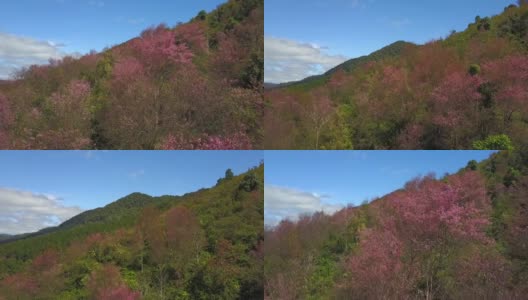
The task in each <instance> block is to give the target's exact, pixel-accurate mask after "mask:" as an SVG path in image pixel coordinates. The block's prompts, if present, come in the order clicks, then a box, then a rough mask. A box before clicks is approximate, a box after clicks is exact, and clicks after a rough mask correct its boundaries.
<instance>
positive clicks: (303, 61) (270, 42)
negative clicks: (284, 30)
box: [264, 36, 347, 83]
mask: <svg viewBox="0 0 528 300" xmlns="http://www.w3.org/2000/svg"><path fill="white" fill-rule="evenodd" d="M324 50H325V47H321V46H319V45H317V44H314V43H301V42H297V41H294V40H288V39H281V38H275V37H269V36H266V37H264V71H265V74H264V77H265V78H264V80H265V81H266V82H271V83H281V82H288V81H296V80H301V79H304V78H306V77H308V76H312V75H317V74H322V73H324V72H326V71H328V70H329V69H331V68H333V67H335V66H337V65H339V64H341V63H342V62H344V61H346V60H347V58H346V57H345V56H342V55H330V54H327V53H325V52H324Z"/></svg>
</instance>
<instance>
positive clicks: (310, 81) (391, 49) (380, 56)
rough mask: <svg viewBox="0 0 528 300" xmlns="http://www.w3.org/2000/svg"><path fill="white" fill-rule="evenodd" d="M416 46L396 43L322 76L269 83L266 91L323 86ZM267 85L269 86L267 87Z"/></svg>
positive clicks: (352, 60) (337, 67) (353, 60)
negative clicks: (340, 73) (340, 74)
mask: <svg viewBox="0 0 528 300" xmlns="http://www.w3.org/2000/svg"><path fill="white" fill-rule="evenodd" d="M415 46H416V45H415V44H413V43H409V42H405V41H397V42H394V43H392V44H390V45H388V46H386V47H384V48H382V49H380V50H377V51H375V52H372V53H371V54H369V55H365V56H361V57H357V58H353V59H350V60H347V61H345V62H344V63H342V64H340V65H337V66H335V67H333V68H332V69H330V70H328V71H326V72H325V73H324V74H321V75H314V76H310V77H307V78H304V79H302V80H300V81H293V82H285V83H280V84H273V83H267V84H265V88H266V89H272V88H283V87H295V88H299V89H305V88H313V87H315V86H319V85H323V84H325V83H327V81H328V80H329V79H330V78H331V77H332V75H333V74H334V73H336V72H338V71H344V72H346V73H351V72H353V71H354V70H356V69H357V68H358V67H360V66H363V65H365V64H367V63H369V62H376V61H381V60H384V59H387V58H390V57H395V56H398V55H400V54H401V53H402V52H403V51H404V50H405V49H406V48H412V47H415ZM266 85H267V86H266Z"/></svg>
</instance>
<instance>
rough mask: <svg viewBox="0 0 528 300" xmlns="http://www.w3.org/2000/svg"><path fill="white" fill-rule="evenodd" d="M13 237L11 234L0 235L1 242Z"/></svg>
mask: <svg viewBox="0 0 528 300" xmlns="http://www.w3.org/2000/svg"><path fill="white" fill-rule="evenodd" d="M11 237H12V236H11V235H9V234H0V242H2V241H5V240H9V239H10V238H11Z"/></svg>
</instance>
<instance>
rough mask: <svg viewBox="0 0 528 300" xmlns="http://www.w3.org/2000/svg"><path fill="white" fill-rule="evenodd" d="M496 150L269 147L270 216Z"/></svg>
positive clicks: (316, 207)
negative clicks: (344, 149) (290, 148)
mask: <svg viewBox="0 0 528 300" xmlns="http://www.w3.org/2000/svg"><path fill="white" fill-rule="evenodd" d="M491 153H493V151H266V152H265V155H264V158H265V162H266V169H265V184H266V188H265V197H264V198H265V219H266V224H268V225H272V224H276V223H277V222H278V221H279V220H281V219H283V218H292V219H295V217H296V216H298V215H299V214H300V213H313V212H315V211H321V210H323V211H326V212H328V213H331V212H333V211H335V210H337V209H339V208H342V207H344V206H346V205H348V204H352V205H358V204H361V202H363V201H364V200H372V199H374V198H375V197H380V196H383V195H386V194H388V193H390V192H392V191H394V190H396V189H399V188H401V187H403V186H404V184H405V183H406V182H407V181H409V180H410V179H413V178H415V177H416V176H419V175H427V174H429V173H431V172H433V173H435V174H437V176H438V177H441V176H443V175H444V174H445V173H454V172H456V171H458V170H459V169H460V168H462V167H464V166H466V164H467V162H468V161H470V160H472V159H474V160H477V161H481V160H483V159H486V158H488V157H489V156H490V155H491Z"/></svg>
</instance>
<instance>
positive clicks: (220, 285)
mask: <svg viewBox="0 0 528 300" xmlns="http://www.w3.org/2000/svg"><path fill="white" fill-rule="evenodd" d="M263 178H264V166H263V165H260V166H258V167H255V168H252V169H250V170H248V171H247V172H245V173H243V174H240V175H238V176H234V177H229V178H227V177H226V178H221V179H220V180H219V181H218V183H217V184H216V185H215V186H214V187H211V188H204V189H200V190H198V191H196V192H192V193H188V194H185V195H183V196H161V197H151V196H149V195H146V194H142V193H133V194H130V195H128V196H126V197H123V198H121V199H119V200H117V201H115V202H113V203H110V204H108V205H106V206H105V207H102V208H97V209H93V210H89V211H85V212H83V213H81V214H79V215H77V216H75V217H73V218H71V219H70V220H68V221H66V222H64V223H62V224H61V225H59V226H57V227H52V228H46V229H44V230H43V231H41V232H38V233H32V234H27V235H24V236H20V237H19V238H18V239H17V240H10V241H5V242H4V243H0V295H1V296H2V297H3V298H2V299H9V300H10V299H35V297H36V298H39V299H87V298H94V299H105V298H104V295H112V296H111V297H110V296H109V297H110V298H108V299H139V298H144V299H178V298H179V297H180V296H181V295H184V294H185V295H188V296H187V298H192V299H211V298H219V299H235V298H236V299H261V298H262V293H263V279H262V278H263V277H262V276H263V274H262V263H263V261H262V259H263V257H262V255H261V252H260V251H261V248H260V247H261V244H262V242H263V228H264V225H263V222H264V221H263V220H264V219H263V217H264V216H263V210H264V199H263V197H264V191H263V186H264V183H263ZM1 237H2V238H4V237H6V236H5V235H2V236H1ZM100 279H102V280H104V281H107V284H105V285H101V284H100V282H99V281H98V280H100ZM13 282H16V284H13ZM37 295H38V297H37Z"/></svg>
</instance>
